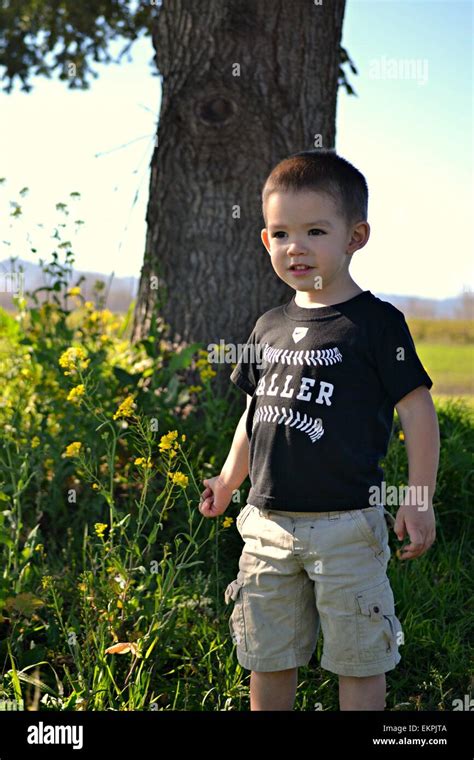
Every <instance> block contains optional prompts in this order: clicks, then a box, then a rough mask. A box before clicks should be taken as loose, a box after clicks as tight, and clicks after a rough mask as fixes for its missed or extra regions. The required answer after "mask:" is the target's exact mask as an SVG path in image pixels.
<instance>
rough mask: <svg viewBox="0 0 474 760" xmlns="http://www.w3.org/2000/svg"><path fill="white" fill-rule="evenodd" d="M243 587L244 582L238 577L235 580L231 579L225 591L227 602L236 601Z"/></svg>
mask: <svg viewBox="0 0 474 760" xmlns="http://www.w3.org/2000/svg"><path fill="white" fill-rule="evenodd" d="M241 588H242V583H241V581H239V580H238V579H237V578H236V579H235V581H231V582H230V583H229V585H228V586H227V588H226V590H225V592H224V601H225V603H226V604H229V602H230V601H231V600H232V601H234V602H235V600H236V599H237V597H238V595H239V592H240V589H241Z"/></svg>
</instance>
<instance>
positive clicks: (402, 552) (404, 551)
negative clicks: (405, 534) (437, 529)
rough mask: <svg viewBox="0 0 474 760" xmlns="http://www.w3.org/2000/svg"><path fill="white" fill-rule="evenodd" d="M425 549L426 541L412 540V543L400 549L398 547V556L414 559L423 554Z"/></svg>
mask: <svg viewBox="0 0 474 760" xmlns="http://www.w3.org/2000/svg"><path fill="white" fill-rule="evenodd" d="M424 549H425V544H424V543H414V542H412V543H411V544H407V545H406V546H402V547H401V548H400V549H397V556H398V558H399V559H414V558H415V557H418V556H419V555H420V554H423V551H424Z"/></svg>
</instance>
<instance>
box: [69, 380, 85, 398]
mask: <svg viewBox="0 0 474 760" xmlns="http://www.w3.org/2000/svg"><path fill="white" fill-rule="evenodd" d="M84 393H85V388H84V386H83V385H82V384H81V385H76V387H75V388H71V390H70V391H69V395H68V397H67V400H68V401H72V402H75V401H77V400H78V399H80V398H81V396H83V395H84Z"/></svg>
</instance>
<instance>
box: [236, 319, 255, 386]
mask: <svg viewBox="0 0 474 760" xmlns="http://www.w3.org/2000/svg"><path fill="white" fill-rule="evenodd" d="M259 379H260V371H259V368H258V343H257V336H256V327H254V328H253V330H252V332H251V333H250V335H249V337H248V340H247V342H246V343H245V344H244V346H242V352H241V354H240V355H239V361H238V363H237V364H236V366H235V367H234V369H233V370H232V373H231V375H230V380H231V381H232V382H233V383H234V385H237V387H238V388H241V389H242V390H243V391H245V393H248V395H249V396H253V394H254V393H255V389H256V388H257V384H258V381H259Z"/></svg>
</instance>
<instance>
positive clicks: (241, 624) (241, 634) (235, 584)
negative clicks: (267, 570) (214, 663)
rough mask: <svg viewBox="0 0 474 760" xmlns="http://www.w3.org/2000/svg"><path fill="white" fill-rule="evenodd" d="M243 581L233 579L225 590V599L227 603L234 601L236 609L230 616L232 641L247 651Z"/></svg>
mask: <svg viewBox="0 0 474 760" xmlns="http://www.w3.org/2000/svg"><path fill="white" fill-rule="evenodd" d="M242 586H243V583H242V581H241V580H240V579H239V578H236V579H235V581H231V583H229V585H228V586H227V588H226V590H225V592H224V600H225V603H226V604H229V603H230V601H233V602H234V609H233V610H232V614H231V615H230V617H229V632H230V635H231V637H232V641H233V643H234V644H236V645H237V646H238V647H239V648H240V649H243V650H244V651H246V649H247V645H246V641H245V618H244V605H243V594H244V593H245V592H244V591H243V590H242Z"/></svg>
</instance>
